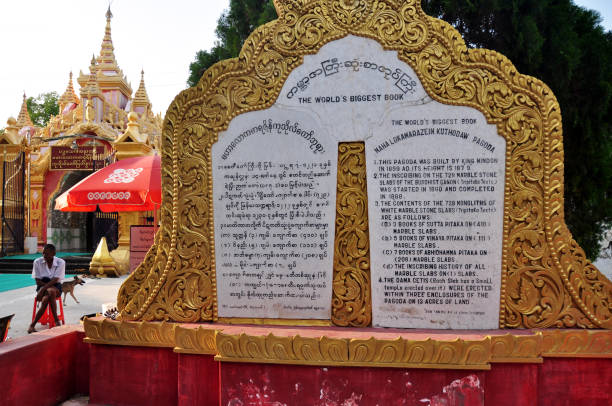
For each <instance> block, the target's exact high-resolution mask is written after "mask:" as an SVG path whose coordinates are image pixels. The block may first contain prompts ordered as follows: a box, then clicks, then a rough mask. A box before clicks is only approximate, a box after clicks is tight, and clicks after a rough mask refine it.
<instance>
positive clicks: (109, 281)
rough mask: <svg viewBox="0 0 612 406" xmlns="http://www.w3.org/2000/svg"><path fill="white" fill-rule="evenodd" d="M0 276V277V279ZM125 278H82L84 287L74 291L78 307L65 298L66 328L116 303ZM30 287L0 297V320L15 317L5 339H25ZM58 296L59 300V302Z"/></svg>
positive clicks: (32, 297)
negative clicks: (5, 317) (0, 318)
mask: <svg viewBox="0 0 612 406" xmlns="http://www.w3.org/2000/svg"><path fill="white" fill-rule="evenodd" d="M1 277H2V275H0V278H1ZM126 277H127V276H123V277H120V278H103V279H91V278H84V280H85V285H78V286H76V287H75V291H74V295H75V296H76V298H77V299H78V300H79V302H80V303H76V302H75V301H74V299H73V298H72V297H71V296H70V295H68V297H67V299H66V303H67V305H66V306H64V317H65V319H66V324H78V323H79V322H80V319H81V317H82V316H83V315H86V314H92V313H102V305H104V304H112V305H114V304H115V303H116V302H117V292H118V290H119V287H120V286H121V284H122V283H123V281H124V280H125V278H126ZM34 291H35V290H34V286H28V287H25V288H21V289H13V290H10V291H7V292H2V293H0V316H8V315H10V314H15V317H13V320H12V321H11V328H10V330H9V332H8V336H9V337H21V336H24V335H27V330H28V326H29V324H30V322H31V321H32V307H33V305H34ZM63 297H64V296H63V295H62V300H63ZM45 328H47V327H46V326H42V325H40V324H37V325H36V329H37V330H41V329H45Z"/></svg>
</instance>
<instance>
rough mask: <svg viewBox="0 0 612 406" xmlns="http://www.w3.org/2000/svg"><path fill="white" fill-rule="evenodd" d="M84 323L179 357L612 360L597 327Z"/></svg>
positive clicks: (368, 362)
mask: <svg viewBox="0 0 612 406" xmlns="http://www.w3.org/2000/svg"><path fill="white" fill-rule="evenodd" d="M84 326H85V336H86V338H85V342H88V343H92V344H110V345H121V346H137V347H165V348H172V349H173V351H174V352H177V353H183V354H200V355H214V356H215V359H216V360H218V361H221V362H226V361H227V362H254V363H273V364H294V365H316V366H368V367H385V368H387V367H391V368H429V369H474V370H478V369H480V370H488V369H491V364H494V363H529V364H540V363H542V362H543V360H544V358H564V357H574V358H612V331H601V330H600V331H594V330H545V331H530V332H525V334H520V335H518V334H514V335H513V334H501V333H502V332H501V331H500V332H498V333H499V334H497V335H496V334H488V333H487V334H483V335H481V336H474V334H473V333H471V335H470V337H469V338H468V337H465V338H462V337H460V336H459V337H457V338H456V339H451V340H449V339H431V338H430V337H429V336H428V335H427V334H423V333H421V334H420V335H419V334H411V333H410V332H409V331H408V330H406V331H405V333H400V334H398V336H397V338H395V339H388V338H384V337H381V336H380V335H378V334H377V333H374V332H373V334H372V336H370V337H369V338H351V337H343V338H337V335H336V337H333V336H331V335H332V334H330V333H332V332H330V331H326V330H325V329H320V330H316V331H314V332H313V331H310V332H305V333H306V334H308V336H300V335H291V334H290V335H286V333H285V332H284V331H283V330H282V329H279V330H271V332H270V333H267V334H264V333H262V331H261V329H258V328H257V327H249V326H245V327H241V329H240V330H241V331H240V332H237V331H236V328H235V327H234V328H232V326H229V325H222V324H206V325H189V324H185V325H179V324H177V323H167V322H161V323H159V322H142V321H140V322H133V321H132V322H126V321H114V320H110V319H105V318H103V317H97V318H93V319H92V318H88V319H85V323H84ZM384 334H386V335H389V334H388V333H384ZM330 336H331V337H330Z"/></svg>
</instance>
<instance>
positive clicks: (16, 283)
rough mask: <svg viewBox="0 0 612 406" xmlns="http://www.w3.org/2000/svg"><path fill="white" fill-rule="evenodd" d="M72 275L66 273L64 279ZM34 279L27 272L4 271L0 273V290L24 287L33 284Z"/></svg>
mask: <svg viewBox="0 0 612 406" xmlns="http://www.w3.org/2000/svg"><path fill="white" fill-rule="evenodd" d="M73 276H74V275H66V279H68V278H72V277H73ZM34 285H35V283H34V279H32V275H28V274H17V273H5V274H0V292H6V291H8V290H13V289H20V288H25V287H26V286H32V287H33V286H34Z"/></svg>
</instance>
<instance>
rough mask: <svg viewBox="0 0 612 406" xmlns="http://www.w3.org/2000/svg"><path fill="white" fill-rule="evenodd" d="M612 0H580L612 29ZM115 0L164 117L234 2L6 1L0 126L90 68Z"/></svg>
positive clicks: (125, 52) (1, 2)
mask: <svg viewBox="0 0 612 406" xmlns="http://www.w3.org/2000/svg"><path fill="white" fill-rule="evenodd" d="M611 1H612V0H575V3H576V4H579V5H581V6H583V7H587V8H591V9H595V10H597V11H599V12H600V13H601V14H602V17H603V20H604V21H603V25H604V27H605V28H606V29H607V30H612V7H611V6H610V2H611ZM109 2H110V4H111V11H112V13H113V19H112V20H111V30H112V39H113V45H114V47H115V58H116V60H117V63H118V65H119V67H120V68H121V69H122V70H123V73H124V74H125V75H126V76H127V78H128V81H130V82H131V84H132V89H133V91H136V89H137V88H138V84H139V83H140V71H141V70H144V72H145V84H146V88H147V93H148V95H149V99H150V100H151V103H152V105H153V111H154V112H155V113H162V115H163V114H165V112H166V109H167V108H168V106H169V105H170V103H171V102H172V100H173V99H174V97H175V96H176V95H177V94H178V93H179V92H180V91H181V90H183V89H185V87H186V82H187V77H188V76H189V63H190V62H192V61H193V59H194V56H195V54H196V52H197V51H198V50H200V49H210V48H211V47H212V46H213V45H214V42H215V40H216V37H215V27H216V25H217V20H218V18H219V16H220V15H221V13H222V12H223V10H224V9H227V7H228V5H229V0H175V1H169V0H110V1H109V0H54V1H49V0H21V1H12V0H0V16H2V20H1V21H0V128H3V127H5V126H6V120H7V119H8V118H9V117H11V116H12V117H17V115H18V113H19V108H20V107H21V102H22V97H23V93H24V92H25V93H26V96H28V97H30V96H33V97H36V96H37V95H39V94H41V93H45V92H50V91H56V92H57V93H58V94H60V95H61V94H62V93H64V90H65V89H66V85H67V84H68V75H69V73H70V71H72V72H73V74H74V78H75V80H74V85H75V90H76V92H77V94H79V90H78V89H79V86H78V84H77V82H76V77H78V75H79V71H81V70H82V71H83V72H84V73H86V74H88V73H89V62H90V61H91V57H92V55H96V56H98V55H99V53H100V45H101V43H102V38H103V36H104V28H105V25H106V17H105V13H106V9H107V7H108V5H109Z"/></svg>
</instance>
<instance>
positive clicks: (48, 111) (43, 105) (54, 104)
mask: <svg viewBox="0 0 612 406" xmlns="http://www.w3.org/2000/svg"><path fill="white" fill-rule="evenodd" d="M58 100H59V95H58V94H57V92H49V93H41V94H39V95H38V96H36V98H34V97H28V99H27V100H26V104H27V106H28V113H30V118H31V119H32V122H33V123H34V124H35V125H37V126H39V127H44V126H45V125H47V123H48V122H49V119H50V118H51V117H53V116H55V115H57V114H59V105H58Z"/></svg>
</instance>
